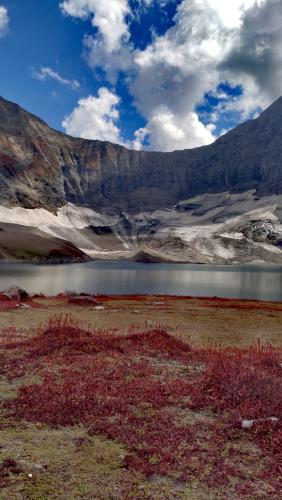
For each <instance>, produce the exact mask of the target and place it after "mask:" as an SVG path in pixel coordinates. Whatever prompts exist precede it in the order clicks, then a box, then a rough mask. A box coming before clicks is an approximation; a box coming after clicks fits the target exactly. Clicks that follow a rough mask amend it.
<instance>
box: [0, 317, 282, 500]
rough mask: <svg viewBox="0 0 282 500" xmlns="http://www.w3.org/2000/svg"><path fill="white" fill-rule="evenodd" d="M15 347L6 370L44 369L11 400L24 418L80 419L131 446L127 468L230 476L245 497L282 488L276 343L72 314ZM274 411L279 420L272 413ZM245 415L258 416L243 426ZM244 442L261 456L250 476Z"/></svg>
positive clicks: (205, 477)
mask: <svg viewBox="0 0 282 500" xmlns="http://www.w3.org/2000/svg"><path fill="white" fill-rule="evenodd" d="M8 354H9V355H10V356H11V359H10V361H9V359H8V360H7V359H6V361H5V363H4V365H5V368H4V371H5V370H6V373H9V374H10V375H11V374H12V376H19V374H23V370H25V371H26V372H31V371H37V372H39V373H41V374H42V375H43V374H44V377H43V382H42V383H41V384H34V385H28V386H25V387H22V388H21V389H20V390H19V392H18V396H17V398H16V399H14V400H10V401H9V402H7V403H6V405H5V406H6V408H7V409H9V410H10V411H11V412H12V413H13V415H14V417H15V418H17V419H23V418H25V419H27V420H29V421H32V422H45V423H47V424H49V425H52V426H62V425H74V424H79V423H83V424H85V425H87V426H88V429H89V433H90V434H94V435H95V434H100V435H103V436H106V437H108V438H110V439H114V440H116V441H118V442H121V443H123V444H124V445H126V447H127V449H128V455H127V456H126V457H125V466H126V467H129V468H133V469H136V470H139V471H141V472H142V473H144V474H147V475H152V474H159V475H169V476H171V477H173V478H178V479H182V480H188V479H189V478H197V479H201V480H202V481H203V482H205V483H206V484H207V485H208V486H209V487H210V488H217V487H218V486H219V485H227V484H231V483H232V484H234V485H235V486H234V495H235V494H236V495H240V496H239V497H240V498H244V497H246V496H247V497H248V496H250V494H252V495H254V496H255V493H254V491H256V490H254V487H255V486H254V485H255V484H256V483H255V482H256V481H257V484H258V485H259V481H264V484H265V488H266V490H265V491H267V492H268V493H267V494H268V495H269V496H270V497H271V495H272V494H273V491H275V488H276V490H278V488H279V485H280V486H281V484H280V483H279V481H280V478H281V474H280V473H281V449H282V426H281V416H282V386H281V372H282V368H281V353H280V352H279V351H278V350H276V351H275V350H274V349H272V348H271V347H269V346H268V347H262V346H260V345H257V346H255V347H252V348H249V349H222V350H215V349H192V348H191V346H189V345H187V344H185V343H184V342H181V341H180V340H178V339H176V338H175V337H173V336H170V335H168V334H167V333H166V332H165V331H163V330H161V329H156V330H153V331H147V332H143V333H138V334H134V333H132V334H130V335H127V336H116V335H111V334H110V333H107V332H101V331H100V332H93V331H91V329H90V328H89V327H87V325H82V326H80V325H79V324H78V323H76V322H75V321H73V319H72V318H71V317H69V318H66V319H64V318H56V319H55V320H53V321H51V322H50V323H49V325H48V327H47V328H46V329H42V330H38V331H37V332H36V334H35V335H34V336H33V337H32V339H29V340H25V341H22V342H21V343H20V342H17V343H14V344H11V343H10V344H9V345H8V344H7V345H6V356H8ZM272 416H273V417H277V418H279V419H280V420H279V421H278V422H273V421H268V420H265V419H267V418H268V417H272ZM243 418H244V419H246V418H248V419H250V418H253V419H259V420H256V421H255V424H254V425H253V427H252V428H251V429H250V430H249V431H245V430H243V429H242V428H241V419H243ZM246 440H247V441H248V442H249V443H254V444H255V445H256V446H257V447H258V453H259V458H260V460H262V463H263V464H264V465H263V466H262V467H261V468H257V469H255V470H252V473H251V474H249V473H248V471H247V470H246V469H242V460H243V461H244V460H245V458H246V461H247V462H246V463H247V465H248V455H247V456H246V453H247V452H244V451H241V450H240V447H236V446H235V444H236V443H240V442H241V441H243V442H246ZM234 443H235V444H234ZM237 483H238V484H237ZM239 483H240V484H239ZM236 484H237V485H236ZM258 487H259V486H258ZM250 492H251V493H250Z"/></svg>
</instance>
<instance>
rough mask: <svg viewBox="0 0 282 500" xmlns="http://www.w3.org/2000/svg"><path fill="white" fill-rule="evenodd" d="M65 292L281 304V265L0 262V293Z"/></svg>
mask: <svg viewBox="0 0 282 500" xmlns="http://www.w3.org/2000/svg"><path fill="white" fill-rule="evenodd" d="M12 284H16V285H18V286H21V287H23V288H24V289H25V290H27V291H28V292H39V291H42V292H44V293H46V294H48V295H55V294H57V293H59V292H62V291H64V290H76V291H78V292H88V293H101V294H107V293H109V294H135V293H140V294H164V295H170V294H171V295H193V296H217V297H235V298H244V299H246V298H249V299H261V300H276V301H281V300H282V266H257V265H256V266H255V265H244V266H237V265H236V266H216V265H194V264H139V263H135V262H121V261H118V262H112V261H110V262H109V261H108V262H87V263H84V264H71V265H59V266H46V265H42V266H41V265H40V266H38V265H30V264H7V263H0V290H3V289H5V288H7V287H9V286H10V285H12Z"/></svg>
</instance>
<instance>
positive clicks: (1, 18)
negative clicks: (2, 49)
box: [0, 5, 9, 38]
mask: <svg viewBox="0 0 282 500" xmlns="http://www.w3.org/2000/svg"><path fill="white" fill-rule="evenodd" d="M8 26H9V16H8V11H7V9H6V7H3V5H0V38H1V37H2V36H4V35H6V33H7V31H8Z"/></svg>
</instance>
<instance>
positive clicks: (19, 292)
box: [3, 285, 29, 301]
mask: <svg viewBox="0 0 282 500" xmlns="http://www.w3.org/2000/svg"><path fill="white" fill-rule="evenodd" d="M3 295H4V296H5V297H7V299H9V300H19V301H21V300H27V299H29V294H28V293H27V292H26V291H25V290H23V288H19V287H18V286H14V285H13V286H10V288H8V289H7V290H4V292H3Z"/></svg>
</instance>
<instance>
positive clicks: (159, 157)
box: [0, 98, 282, 262]
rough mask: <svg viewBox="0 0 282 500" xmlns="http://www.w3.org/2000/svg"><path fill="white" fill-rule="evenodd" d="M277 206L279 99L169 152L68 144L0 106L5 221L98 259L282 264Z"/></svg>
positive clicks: (280, 194) (281, 192) (0, 216)
mask: <svg viewBox="0 0 282 500" xmlns="http://www.w3.org/2000/svg"><path fill="white" fill-rule="evenodd" d="M281 200H282V98H280V99H278V100H277V101H276V102H274V103H273V104H272V105H271V106H270V107H269V108H268V109H267V110H266V111H264V112H263V113H262V114H261V115H260V117H259V118H257V119H255V120H250V121H247V122H246V123H243V124H242V125H240V126H239V127H237V128H235V129H234V130H232V131H230V132H229V133H227V134H226V135H224V136H223V137H221V138H219V139H218V140H217V141H216V142H215V143H213V144H211V145H209V146H204V147H201V148H196V149H192V150H184V151H174V152H171V153H158V152H146V151H142V152H141V151H130V150H128V149H126V148H124V147H122V146H119V145H115V144H111V143H109V142H101V141H90V140H84V139H77V138H72V137H69V136H67V135H65V134H63V133H61V132H57V131H55V130H53V129H51V128H49V127H48V125H47V124H46V123H45V122H43V121H42V120H40V119H39V118H37V117H36V116H34V115H32V114H30V113H28V112H27V111H25V110H23V109H22V108H21V107H20V106H18V105H16V104H13V103H11V102H8V101H6V100H5V99H3V98H0V223H1V222H2V223H4V224H10V225H13V224H20V225H21V226H23V227H24V228H25V231H26V233H29V232H30V231H32V230H34V228H37V229H38V230H39V231H41V233H42V234H43V237H44V235H45V236H46V238H47V236H48V238H50V236H52V237H56V238H60V239H61V240H62V242H64V244H65V242H66V241H70V242H71V243H72V244H74V245H75V246H76V247H78V248H79V249H80V250H82V251H83V252H85V253H87V254H88V255H91V256H92V257H95V258H97V257H103V258H105V257H109V258H111V257H113V255H114V256H115V257H120V258H124V257H125V258H135V256H136V258H137V259H139V260H140V259H144V260H148V261H152V260H158V261H159V260H163V259H165V260H173V261H191V262H237V261H238V262H244V261H257V260H258V261H267V262H280V260H281V261H282V257H281V256H282V252H281V248H282V243H281V242H282V231H281V224H280V221H281V219H282V202H281ZM1 234H2V237H3V231H2V233H0V248H1ZM42 234H41V236H42ZM2 239H3V238H2ZM113 251H114V252H115V254H113V253H112V252H113ZM0 255H1V254H0ZM140 256H141V257H140Z"/></svg>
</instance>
